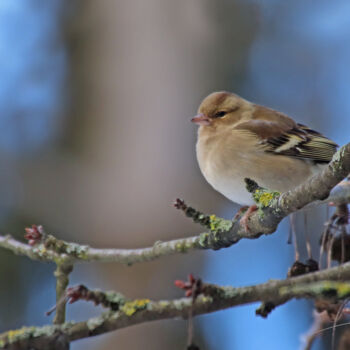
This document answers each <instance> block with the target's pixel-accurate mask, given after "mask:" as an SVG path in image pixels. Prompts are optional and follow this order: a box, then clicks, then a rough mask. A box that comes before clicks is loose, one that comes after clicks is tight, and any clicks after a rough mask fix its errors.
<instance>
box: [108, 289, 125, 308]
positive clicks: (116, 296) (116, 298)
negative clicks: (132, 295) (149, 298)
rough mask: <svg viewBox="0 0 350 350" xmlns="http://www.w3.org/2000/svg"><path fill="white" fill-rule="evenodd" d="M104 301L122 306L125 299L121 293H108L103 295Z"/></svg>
mask: <svg viewBox="0 0 350 350" xmlns="http://www.w3.org/2000/svg"><path fill="white" fill-rule="evenodd" d="M105 296H106V300H107V301H108V302H109V303H111V304H115V305H122V304H124V303H125V297H124V295H123V294H121V293H117V292H113V291H108V292H106V293H105Z"/></svg>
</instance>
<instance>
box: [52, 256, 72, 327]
mask: <svg viewBox="0 0 350 350" xmlns="http://www.w3.org/2000/svg"><path fill="white" fill-rule="evenodd" d="M72 271H73V265H70V264H64V263H62V264H57V268H56V271H55V277H56V305H57V307H56V315H55V318H54V320H53V323H54V324H62V323H64V321H65V319H66V304H65V303H62V302H60V301H61V300H62V299H63V298H64V296H65V293H66V288H67V286H68V284H69V274H70V273H71V272H72Z"/></svg>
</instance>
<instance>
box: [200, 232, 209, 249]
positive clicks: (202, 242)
mask: <svg viewBox="0 0 350 350" xmlns="http://www.w3.org/2000/svg"><path fill="white" fill-rule="evenodd" d="M208 241H209V233H207V232H205V233H201V234H200V235H199V239H198V243H199V244H200V246H201V247H203V248H206V247H207V246H208Z"/></svg>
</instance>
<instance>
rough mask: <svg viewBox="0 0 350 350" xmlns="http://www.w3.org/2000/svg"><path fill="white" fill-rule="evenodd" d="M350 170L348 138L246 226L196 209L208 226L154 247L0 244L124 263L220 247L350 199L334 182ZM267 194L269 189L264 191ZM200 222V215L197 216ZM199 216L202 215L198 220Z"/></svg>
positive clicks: (18, 250)
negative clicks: (310, 208)
mask: <svg viewBox="0 0 350 350" xmlns="http://www.w3.org/2000/svg"><path fill="white" fill-rule="evenodd" d="M349 173H350V143H349V144H347V145H345V146H343V147H342V148H341V149H340V150H339V151H338V152H337V153H336V154H335V156H334V157H333V160H332V162H331V163H330V164H329V165H328V167H327V168H325V170H324V171H322V172H321V173H320V174H318V175H316V176H314V177H313V178H311V179H310V180H308V181H307V182H305V183H304V184H302V185H300V186H299V187H297V188H296V189H294V190H292V191H289V192H286V193H283V194H281V195H280V196H278V195H277V196H276V193H271V200H269V201H268V203H267V205H266V197H267V198H269V197H268V196H265V197H264V204H263V205H261V206H260V210H259V211H258V212H256V213H254V214H253V215H251V217H250V221H249V232H246V230H245V228H244V227H242V226H241V224H240V222H239V221H236V222H231V221H229V220H224V219H221V218H217V217H216V216H215V215H212V216H210V217H209V216H204V215H203V214H201V213H199V212H195V213H194V214H195V215H194V218H195V220H196V221H198V218H200V217H202V216H203V217H205V220H204V221H205V225H206V226H208V227H210V232H208V233H202V234H200V235H198V236H194V237H189V238H184V239H177V240H172V241H168V242H160V241H158V242H156V243H155V244H154V245H153V246H152V247H148V248H140V249H96V248H91V247H89V246H85V245H78V244H76V243H69V242H64V241H61V240H57V239H56V238H55V237H53V236H48V238H47V242H48V244H46V245H45V243H42V244H39V245H37V246H35V247H32V246H30V245H27V244H24V243H21V242H19V241H17V240H14V239H13V238H11V237H10V236H0V247H3V248H6V249H9V250H11V251H12V252H14V253H15V254H21V255H25V256H27V257H29V258H31V259H36V260H42V261H54V262H56V263H62V262H65V263H68V264H73V263H75V262H92V261H99V262H119V263H123V264H127V265H131V264H134V263H139V262H144V261H150V260H154V259H157V258H159V257H161V256H164V255H170V254H175V253H185V252H188V251H191V250H195V249H220V248H223V247H229V246H231V245H233V244H235V243H237V242H238V241H239V240H240V239H242V238H258V237H260V236H261V235H262V234H270V233H273V232H274V231H275V230H276V229H277V226H278V224H279V223H280V221H281V220H282V219H283V218H284V217H286V216H287V215H289V214H290V213H292V212H294V211H297V210H299V209H301V208H303V207H304V206H306V205H308V204H310V203H313V202H315V201H323V202H325V201H331V202H334V203H336V204H339V203H348V202H350V195H349V194H350V183H349V181H344V182H342V183H341V184H340V185H339V186H337V188H335V189H334V190H333V191H332V193H331V195H330V197H329V198H328V199H326V200H325V198H327V196H329V194H330V192H331V190H332V188H333V187H334V186H335V185H336V184H338V183H339V182H340V181H341V180H342V179H344V178H345V177H346V176H347V175H348V174H349ZM266 193H267V195H268V194H269V193H268V192H266ZM199 221H200V222H201V220H199ZM202 221H203V220H202Z"/></svg>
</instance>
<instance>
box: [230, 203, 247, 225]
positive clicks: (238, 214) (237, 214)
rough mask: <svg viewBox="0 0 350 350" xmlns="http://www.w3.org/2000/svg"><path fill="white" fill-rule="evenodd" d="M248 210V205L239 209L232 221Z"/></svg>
mask: <svg viewBox="0 0 350 350" xmlns="http://www.w3.org/2000/svg"><path fill="white" fill-rule="evenodd" d="M248 208H249V205H244V206H243V207H240V208H239V209H238V211H237V213H236V214H235V216H234V217H233V219H232V221H237V220H238V219H239V218H240V217H241V215H242V214H243V213H244V212H245V211H247V210H248Z"/></svg>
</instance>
